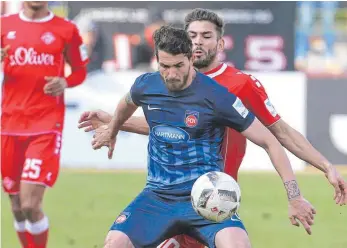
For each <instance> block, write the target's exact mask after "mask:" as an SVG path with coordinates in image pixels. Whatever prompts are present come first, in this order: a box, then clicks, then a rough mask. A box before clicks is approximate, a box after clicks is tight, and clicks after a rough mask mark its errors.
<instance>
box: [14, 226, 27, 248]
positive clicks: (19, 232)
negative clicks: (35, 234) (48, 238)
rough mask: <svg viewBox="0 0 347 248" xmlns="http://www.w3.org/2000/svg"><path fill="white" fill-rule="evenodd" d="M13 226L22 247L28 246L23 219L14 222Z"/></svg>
mask: <svg viewBox="0 0 347 248" xmlns="http://www.w3.org/2000/svg"><path fill="white" fill-rule="evenodd" d="M14 228H15V229H16V231H17V235H18V239H19V242H20V244H21V245H22V247H23V248H29V247H30V246H29V245H30V243H29V240H28V237H27V232H26V230H25V221H21V222H17V221H15V222H14Z"/></svg>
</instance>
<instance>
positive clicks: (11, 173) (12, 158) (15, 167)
mask: <svg viewBox="0 0 347 248" xmlns="http://www.w3.org/2000/svg"><path fill="white" fill-rule="evenodd" d="M25 149H26V144H25V142H24V141H23V139H21V138H20V137H17V136H9V135H1V179H2V186H3V189H4V191H5V192H6V193H8V194H18V192H19V187H20V179H21V174H22V169H23V164H24V151H25Z"/></svg>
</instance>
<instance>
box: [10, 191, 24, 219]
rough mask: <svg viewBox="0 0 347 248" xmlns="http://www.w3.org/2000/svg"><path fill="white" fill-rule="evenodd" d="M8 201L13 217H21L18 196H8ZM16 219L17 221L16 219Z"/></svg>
mask: <svg viewBox="0 0 347 248" xmlns="http://www.w3.org/2000/svg"><path fill="white" fill-rule="evenodd" d="M10 201H11V210H12V213H13V214H14V216H15V217H16V216H21V215H22V208H21V204H20V199H19V195H10ZM16 219H18V218H17V217H16Z"/></svg>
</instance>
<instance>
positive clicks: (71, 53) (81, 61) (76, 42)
mask: <svg viewBox="0 0 347 248" xmlns="http://www.w3.org/2000/svg"><path fill="white" fill-rule="evenodd" d="M66 60H67V61H68V63H69V64H70V66H71V67H80V66H85V65H86V64H87V63H88V61H89V59H88V49H87V46H86V45H85V44H83V42H82V38H81V36H80V34H79V31H78V29H77V26H76V25H73V30H72V36H71V37H70V39H69V40H68V41H67V47H66Z"/></svg>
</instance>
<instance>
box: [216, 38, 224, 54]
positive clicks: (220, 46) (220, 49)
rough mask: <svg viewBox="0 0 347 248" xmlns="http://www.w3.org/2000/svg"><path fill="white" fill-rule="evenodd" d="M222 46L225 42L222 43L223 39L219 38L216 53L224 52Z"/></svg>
mask: <svg viewBox="0 0 347 248" xmlns="http://www.w3.org/2000/svg"><path fill="white" fill-rule="evenodd" d="M224 44H225V41H224V39H223V38H222V37H221V38H220V39H219V40H218V45H217V49H218V52H222V51H223V50H224Z"/></svg>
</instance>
